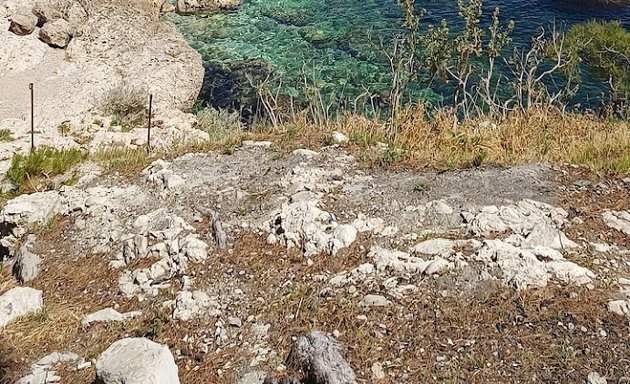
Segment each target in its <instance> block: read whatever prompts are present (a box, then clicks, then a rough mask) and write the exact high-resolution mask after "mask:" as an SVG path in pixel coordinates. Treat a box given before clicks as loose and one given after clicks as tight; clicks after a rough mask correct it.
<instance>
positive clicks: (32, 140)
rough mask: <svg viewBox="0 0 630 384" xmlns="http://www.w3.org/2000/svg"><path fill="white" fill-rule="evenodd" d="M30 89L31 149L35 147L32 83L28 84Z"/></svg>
mask: <svg viewBox="0 0 630 384" xmlns="http://www.w3.org/2000/svg"><path fill="white" fill-rule="evenodd" d="M28 89H30V90H31V151H32V150H34V149H35V103H34V99H35V98H34V97H33V92H34V91H33V83H30V84H29V85H28Z"/></svg>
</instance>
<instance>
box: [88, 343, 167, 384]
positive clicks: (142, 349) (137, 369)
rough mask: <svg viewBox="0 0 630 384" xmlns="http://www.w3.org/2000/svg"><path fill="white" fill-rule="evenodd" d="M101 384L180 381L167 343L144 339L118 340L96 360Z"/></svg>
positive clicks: (157, 383) (97, 378)
mask: <svg viewBox="0 0 630 384" xmlns="http://www.w3.org/2000/svg"><path fill="white" fill-rule="evenodd" d="M96 382H98V383H103V384H179V377H178V375H177V365H176V364H175V359H174V358H173V355H172V354H171V351H170V350H169V349H168V347H167V346H166V345H162V344H158V343H155V342H153V341H151V340H149V339H145V338H127V339H122V340H118V341H116V342H115V343H113V344H112V345H110V346H109V348H107V350H106V351H105V352H103V354H101V356H100V357H99V358H98V360H97V361H96Z"/></svg>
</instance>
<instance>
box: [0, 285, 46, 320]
mask: <svg viewBox="0 0 630 384" xmlns="http://www.w3.org/2000/svg"><path fill="white" fill-rule="evenodd" d="M43 305H44V301H43V299H42V291H38V290H36V289H33V288H29V287H18V288H13V289H11V290H9V291H8V292H6V293H5V294H3V295H2V296H0V328H3V327H4V326H5V325H7V324H9V323H10V322H12V321H14V320H17V319H18V318H20V317H22V316H27V315H30V314H33V313H36V312H38V311H39V310H40V309H42V306H43Z"/></svg>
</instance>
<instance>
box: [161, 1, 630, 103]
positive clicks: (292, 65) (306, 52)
mask: <svg viewBox="0 0 630 384" xmlns="http://www.w3.org/2000/svg"><path fill="white" fill-rule="evenodd" d="M418 3H419V4H420V3H421V5H422V6H423V7H424V8H425V9H426V10H427V14H426V16H425V17H424V20H423V22H424V23H428V24H437V23H438V22H439V21H440V20H441V19H446V20H447V21H448V22H449V23H450V24H452V25H453V26H456V25H458V24H460V18H459V16H458V15H457V10H456V2H455V1H454V0H435V1H431V2H420V1H418ZM580 3H581V4H584V3H585V2H584V1H580V0H573V1H572V0H525V1H523V0H486V1H485V3H484V14H483V17H482V23H487V22H488V21H489V19H490V17H491V14H492V10H493V9H494V8H495V7H497V6H498V7H500V8H501V10H502V16H501V17H502V19H503V20H507V19H512V20H514V21H515V24H516V26H515V30H514V34H513V38H514V43H515V45H527V44H529V41H530V39H531V36H533V35H535V34H537V33H539V32H540V28H541V26H545V27H549V25H550V24H551V23H552V22H555V23H556V24H557V25H563V26H570V25H572V24H574V23H578V22H583V21H588V20H592V19H597V20H621V21H622V23H623V24H624V25H625V26H626V28H630V7H627V6H626V7H620V6H611V7H603V6H601V5H577V4H580ZM401 13H402V12H401V9H400V8H399V6H398V5H396V3H395V1H394V0H244V3H243V5H242V6H241V7H240V8H239V9H238V10H237V11H235V12H231V13H220V14H212V15H197V16H177V15H171V16H169V17H170V18H171V20H172V21H174V22H175V24H176V25H177V26H178V27H179V29H180V31H181V32H182V33H183V34H184V36H185V37H186V39H187V40H188V41H189V43H190V44H191V45H192V46H193V47H194V48H195V49H197V50H198V51H199V52H200V53H201V54H202V56H203V59H204V61H205V62H206V66H207V67H208V68H216V67H217V66H219V64H223V65H224V69H225V65H227V64H229V63H235V62H241V61H247V60H259V61H260V60H262V61H264V62H266V63H269V64H270V65H271V67H272V68H273V73H274V75H279V76H281V77H282V79H283V80H282V92H283V93H285V94H290V95H296V96H297V95H298V94H300V93H301V91H302V89H303V83H304V78H305V77H306V78H307V79H308V80H309V81H312V80H315V83H316V85H317V87H318V88H319V89H320V90H321V91H322V93H323V94H324V95H331V94H335V95H341V94H343V95H345V97H347V98H348V99H351V98H354V97H356V96H357V95H359V94H361V93H363V92H365V91H366V90H368V91H369V92H371V93H381V94H386V93H387V90H388V87H389V84H390V71H389V68H388V66H387V63H386V62H385V59H384V57H383V55H382V53H381V52H379V47H378V45H379V43H378V42H379V40H380V39H381V38H384V39H385V41H386V40H387V37H390V36H391V35H392V33H394V32H395V31H396V30H397V29H398V28H399V26H400V18H401ZM385 44H386V43H385ZM246 66H247V65H245V67H246ZM230 70H231V69H230ZM207 74H208V78H207V79H206V83H208V82H213V83H215V84H214V85H213V87H215V88H216V87H218V88H223V90H222V91H221V92H206V94H205V95H204V96H203V97H205V98H213V99H215V100H211V101H212V103H213V104H217V105H219V106H228V105H232V104H226V103H224V102H223V101H221V100H216V99H221V98H234V97H235V95H234V93H233V92H231V91H227V90H226V89H227V88H230V87H231V88H234V87H244V86H247V84H237V85H235V82H237V83H238V80H235V79H234V78H229V75H227V74H226V73H220V74H215V70H214V69H212V70H209V71H208V72H207ZM585 79H586V80H587V84H585V85H584V86H583V87H582V92H581V94H580V98H581V100H580V101H584V99H586V98H596V97H597V96H599V95H600V94H601V93H602V92H604V91H605V90H606V87H605V85H604V84H602V83H601V82H599V81H596V80H594V79H592V78H589V77H586V78H585ZM217 82H219V83H221V84H219V85H217V84H216V83H217ZM241 82H242V79H241ZM436 91H437V92H438V93H439V90H436ZM433 98H434V99H435V98H436V97H435V95H434V97H433ZM236 104H238V103H236Z"/></svg>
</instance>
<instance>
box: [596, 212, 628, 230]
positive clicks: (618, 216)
mask: <svg viewBox="0 0 630 384" xmlns="http://www.w3.org/2000/svg"><path fill="white" fill-rule="evenodd" d="M602 218H603V219H604V223H606V225H607V226H609V227H610V228H613V229H616V230H618V231H620V232H623V233H625V234H626V235H630V211H610V212H604V214H603V215H602Z"/></svg>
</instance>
